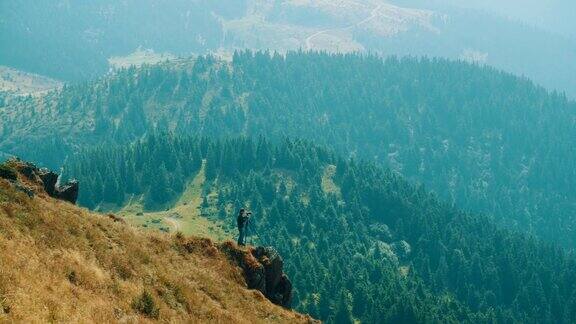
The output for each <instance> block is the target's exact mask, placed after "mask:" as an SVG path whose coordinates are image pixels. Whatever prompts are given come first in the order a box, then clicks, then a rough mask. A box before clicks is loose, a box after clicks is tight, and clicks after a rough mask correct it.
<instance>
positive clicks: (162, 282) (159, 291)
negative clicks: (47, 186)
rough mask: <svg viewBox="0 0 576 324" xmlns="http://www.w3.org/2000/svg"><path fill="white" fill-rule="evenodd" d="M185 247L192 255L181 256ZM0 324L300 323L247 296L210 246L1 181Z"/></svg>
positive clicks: (236, 275)
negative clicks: (147, 312) (153, 317)
mask: <svg viewBox="0 0 576 324" xmlns="http://www.w3.org/2000/svg"><path fill="white" fill-rule="evenodd" d="M185 244H189V246H193V247H194V248H193V251H192V252H189V251H188V252H187V250H186V249H184V248H183V246H184V245H185ZM0 260H1V261H2V262H0V322H3V321H7V322H14V321H17V322H47V321H58V322H60V321H66V322H116V321H129V322H136V321H142V320H147V318H145V317H143V316H142V315H140V314H138V313H137V312H136V311H135V310H134V309H133V306H132V304H133V302H134V299H135V298H137V297H138V296H140V295H141V294H142V293H143V292H144V291H149V292H150V293H151V294H152V296H153V298H154V300H155V304H156V305H157V306H158V307H159V310H160V316H159V320H162V321H176V322H183V321H190V319H193V320H194V321H198V322H206V321H210V322H226V323H231V322H235V323H251V322H306V321H308V318H305V317H303V316H302V315H299V314H296V313H293V312H291V311H287V310H285V309H282V308H280V307H277V306H275V305H273V304H271V303H270V302H269V301H268V300H266V299H265V298H264V297H263V296H262V295H261V294H259V293H256V292H254V291H250V290H248V289H246V285H245V282H244V279H243V277H242V275H241V272H240V270H239V268H237V267H236V266H233V265H232V264H231V263H230V262H229V261H228V259H227V258H226V257H225V256H224V255H223V254H222V253H220V251H219V250H218V246H216V245H213V243H212V242H211V241H209V240H203V239H190V238H189V239H186V238H183V237H181V236H170V235H168V234H165V233H159V232H152V231H148V232H146V231H141V230H139V229H137V228H134V227H131V226H128V225H125V224H122V223H120V222H114V221H113V220H112V219H110V218H108V217H104V216H102V215H99V214H94V213H90V212H88V211H87V210H85V209H81V208H78V207H76V206H73V205H71V204H68V203H65V202H62V201H56V200H54V199H52V198H49V197H46V195H45V194H42V193H40V194H37V195H36V197H35V198H33V199H30V198H28V196H27V195H25V194H24V193H21V192H19V191H16V190H15V189H14V188H13V186H12V185H10V184H9V183H8V182H7V181H6V180H3V179H0Z"/></svg>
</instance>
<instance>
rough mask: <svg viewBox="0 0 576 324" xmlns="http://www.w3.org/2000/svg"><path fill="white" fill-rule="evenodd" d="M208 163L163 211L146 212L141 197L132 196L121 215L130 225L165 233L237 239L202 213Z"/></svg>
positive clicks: (119, 213)
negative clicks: (175, 200)
mask: <svg viewBox="0 0 576 324" xmlns="http://www.w3.org/2000/svg"><path fill="white" fill-rule="evenodd" d="M204 170H205V166H204V164H203V165H202V168H201V169H200V171H199V172H198V174H196V176H194V178H193V179H191V180H190V182H189V183H188V185H187V187H186V190H185V191H184V193H183V194H182V195H181V196H180V198H179V199H178V201H177V202H176V203H175V204H174V206H172V207H171V208H169V209H167V210H165V211H160V212H145V211H144V208H143V204H142V202H141V199H140V198H139V197H137V198H133V200H132V201H131V202H129V203H128V204H127V205H126V206H125V207H124V208H122V209H121V210H120V211H119V212H118V215H119V216H122V217H123V218H124V219H125V220H126V221H127V222H128V223H129V224H132V225H134V226H138V227H143V228H147V229H154V230H163V231H166V232H181V233H183V234H185V235H194V236H202V237H209V238H211V239H214V240H217V241H224V240H228V239H234V237H235V234H233V233H231V232H230V230H229V229H228V228H226V226H225V225H224V224H223V223H222V222H221V221H219V220H217V219H215V217H213V216H210V215H203V214H202V213H201V207H200V205H201V204H202V193H203V191H204V190H205V188H204V187H205V182H206V176H205V173H204Z"/></svg>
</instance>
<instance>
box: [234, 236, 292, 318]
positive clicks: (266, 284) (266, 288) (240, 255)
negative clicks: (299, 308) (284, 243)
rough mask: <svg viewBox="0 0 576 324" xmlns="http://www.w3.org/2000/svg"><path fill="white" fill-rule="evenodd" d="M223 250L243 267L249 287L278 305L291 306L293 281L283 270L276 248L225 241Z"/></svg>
mask: <svg viewBox="0 0 576 324" xmlns="http://www.w3.org/2000/svg"><path fill="white" fill-rule="evenodd" d="M223 250H224V251H225V252H226V253H227V254H228V255H229V256H230V258H231V259H232V260H233V261H235V262H236V263H237V264H238V266H239V267H240V268H242V270H243V271H244V278H245V279H246V284H247V285H248V288H249V289H255V290H258V291H260V292H261V293H262V294H263V295H264V296H266V298H268V299H269V300H270V301H271V302H273V303H274V304H276V305H280V306H283V307H285V308H290V307H291V304H292V283H291V282H290V279H289V278H288V276H287V275H286V274H285V273H284V271H283V266H284V262H283V260H282V257H281V256H280V255H279V254H278V252H276V250H275V249H274V248H272V247H262V246H259V247H256V248H252V247H249V248H247V249H240V248H237V247H235V246H233V244H231V243H225V244H224V245H223Z"/></svg>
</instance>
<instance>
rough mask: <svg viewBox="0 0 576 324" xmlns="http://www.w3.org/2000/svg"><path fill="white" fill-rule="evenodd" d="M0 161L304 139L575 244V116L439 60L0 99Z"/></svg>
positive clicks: (291, 59)
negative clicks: (258, 138) (142, 144)
mask: <svg viewBox="0 0 576 324" xmlns="http://www.w3.org/2000/svg"><path fill="white" fill-rule="evenodd" d="M5 101H6V102H5V106H4V107H2V108H0V120H1V121H2V123H1V124H0V135H1V136H0V138H1V140H0V151H2V152H4V153H8V154H16V155H19V156H22V157H24V158H27V159H31V160H35V161H39V162H43V163H46V164H48V165H52V166H54V167H58V166H59V165H60V164H61V163H62V161H63V160H64V159H65V157H66V156H68V155H69V154H70V153H72V152H74V151H76V150H77V149H78V148H81V147H85V146H87V145H94V144H112V143H127V142H131V141H134V140H137V139H139V138H141V137H142V136H143V135H144V134H146V133H147V132H149V131H150V130H152V129H157V130H168V131H172V132H175V133H177V134H182V135H184V134H192V135H206V136H222V135H237V134H244V135H260V134H262V135H264V136H267V137H269V138H272V139H274V138H281V137H283V136H286V135H288V136H298V137H302V138H308V139H313V140H315V141H317V142H318V143H319V144H325V145H329V146H330V147H332V148H335V149H336V150H337V151H338V152H340V153H342V154H345V155H347V156H357V157H361V158H368V159H374V160H376V161H378V162H380V163H382V164H384V165H386V166H388V167H390V168H391V169H392V170H393V171H394V172H397V173H400V174H402V175H404V176H406V177H407V178H409V179H410V180H413V181H417V182H420V183H423V184H424V185H426V187H427V188H429V189H431V190H433V191H435V192H437V193H438V194H439V195H440V197H441V198H442V199H444V200H446V201H448V202H449V203H453V204H455V205H457V206H459V207H463V208H466V209H469V210H471V211H474V212H482V213H486V214H489V215H492V216H494V217H495V218H496V219H498V221H499V222H500V223H502V224H506V225H507V226H509V227H510V228H513V229H518V230H522V231H526V232H528V233H531V234H535V235H537V236H539V237H540V238H543V239H546V240H548V241H552V242H557V243H560V244H562V245H563V246H565V247H568V248H574V247H575V246H576V233H575V231H576V213H575V209H576V191H575V190H574V188H576V183H575V182H574V181H576V169H575V168H574V162H573V161H574V160H575V159H576V147H575V146H574V145H573V139H574V138H576V127H575V126H576V104H575V103H574V102H573V101H569V100H567V99H566V97H565V96H564V95H562V94H558V93H549V92H547V91H546V90H544V89H543V88H540V87H537V86H534V85H533V84H532V83H531V82H530V81H528V80H527V79H524V78H519V77H515V76H512V75H509V74H506V73H502V72H499V71H496V70H494V69H492V68H489V67H482V66H478V65H471V64H467V63H463V62H451V61H446V60H442V59H426V58H423V59H416V58H403V59H397V58H390V59H387V60H382V59H380V58H378V57H375V56H365V55H357V54H348V55H332V54H325V53H304V52H290V53H288V54H286V55H285V56H282V55H278V54H270V53H266V52H256V53H253V52H239V53H237V54H236V55H235V56H234V58H233V61H232V62H224V61H220V60H217V59H215V58H213V57H210V56H207V57H205V56H200V57H198V58H197V59H192V60H179V61H176V62H172V63H166V64H161V65H155V66H147V67H144V68H141V69H135V68H131V69H126V70H122V71H120V72H118V73H116V74H113V75H111V76H109V77H106V78H103V79H102V80H99V81H97V82H92V83H84V84H80V85H75V86H68V87H66V88H65V89H63V90H62V92H60V93H52V94H50V95H48V96H45V97H43V98H41V99H35V98H21V99H10V98H8V99H7V100H5Z"/></svg>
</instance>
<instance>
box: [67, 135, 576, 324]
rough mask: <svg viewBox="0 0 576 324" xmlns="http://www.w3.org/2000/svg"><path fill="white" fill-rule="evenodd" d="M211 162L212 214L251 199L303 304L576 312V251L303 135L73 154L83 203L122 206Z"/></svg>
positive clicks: (400, 312) (167, 199)
mask: <svg viewBox="0 0 576 324" xmlns="http://www.w3.org/2000/svg"><path fill="white" fill-rule="evenodd" d="M202 160H204V162H202ZM202 165H203V166H202ZM201 167H202V168H203V170H202V172H204V173H205V177H206V181H205V183H204V184H203V186H202V191H201V195H202V196H203V197H204V198H203V200H204V201H203V203H202V205H201V206H200V208H201V209H202V210H201V213H202V215H205V217H209V218H216V219H220V220H221V221H223V222H227V223H233V222H234V221H235V216H236V212H237V209H238V208H239V207H240V206H247V207H249V208H250V209H251V210H252V211H253V212H254V215H253V223H252V226H254V228H253V229H252V231H251V233H252V234H253V235H255V237H254V238H253V239H252V241H253V242H257V243H264V244H267V245H273V246H275V247H277V248H278V250H279V252H280V253H281V254H282V255H284V256H285V257H286V258H285V267H286V269H287V273H288V274H289V275H290V277H291V278H292V279H293V282H294V290H295V294H294V303H295V306H296V308H297V309H298V310H300V311H302V312H306V313H310V314H311V315H312V316H314V317H317V318H320V319H322V320H326V321H328V322H338V323H351V322H352V321H353V320H359V321H361V322H362V323H376V322H387V323H413V322H420V323H430V322H441V323H450V322H457V323H516V322H518V323H571V322H574V321H576V312H575V311H576V295H574V291H576V286H575V285H576V263H575V261H574V258H573V257H569V256H567V255H565V253H564V252H562V250H561V249H558V248H554V247H552V246H548V245H546V244H542V243H539V242H537V241H535V240H533V239H530V238H527V237H525V236H522V235H519V234H512V233H511V232H509V231H506V230H501V229H499V228H498V227H497V226H496V225H495V224H494V223H493V222H492V221H491V220H489V219H487V218H486V217H483V216H478V215H471V214H467V213H463V212H459V211H457V210H456V209H455V208H453V207H451V206H448V205H446V204H443V203H441V202H439V200H438V199H437V198H436V197H435V196H432V195H430V194H428V193H426V191H425V190H424V189H423V188H422V187H418V188H416V187H412V186H410V185H409V184H407V182H406V181H404V180H402V179H401V178H400V177H398V176H397V175H395V174H394V173H392V172H389V171H384V170H383V169H381V168H380V167H378V166H376V165H375V164H373V163H364V162H358V161H355V160H345V159H342V158H340V157H338V156H337V155H335V154H334V153H332V152H331V151H330V150H327V149H324V148H322V147H317V146H313V145H311V144H308V143H307V142H304V141H301V140H284V141H280V142H279V143H278V144H276V145H272V144H270V142H269V141H268V140H266V139H265V138H263V137H261V138H260V139H259V140H257V141H253V140H250V139H245V138H232V139H226V140H216V141H215V140H209V139H206V138H181V137H174V136H170V135H153V136H151V137H148V138H146V139H144V140H141V141H138V142H137V143H135V144H132V145H128V146H117V147H113V148H111V147H102V148H99V149H93V150H89V151H85V152H83V153H82V154H78V155H75V156H74V157H73V158H72V157H71V158H70V159H69V162H68V163H67V164H66V170H67V173H68V174H69V175H74V176H77V177H78V178H79V179H80V181H81V183H82V184H83V186H82V187H81V188H82V189H81V195H80V201H81V202H82V203H83V204H85V205H88V206H91V207H94V206H96V205H101V204H103V203H108V204H110V203H111V204H116V205H120V206H121V205H123V204H125V203H126V202H128V200H131V199H129V197H134V196H140V197H142V199H143V200H144V201H145V203H146V204H147V205H148V208H152V209H153V208H155V207H157V208H160V207H161V208H164V207H165V206H166V204H170V203H171V202H174V201H175V200H177V198H178V197H179V195H181V194H182V192H183V191H184V187H185V186H186V179H190V178H192V177H194V176H195V174H196V173H198V172H200V171H199V169H200V168H201ZM119 198H120V199H119ZM122 198H124V199H122Z"/></svg>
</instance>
